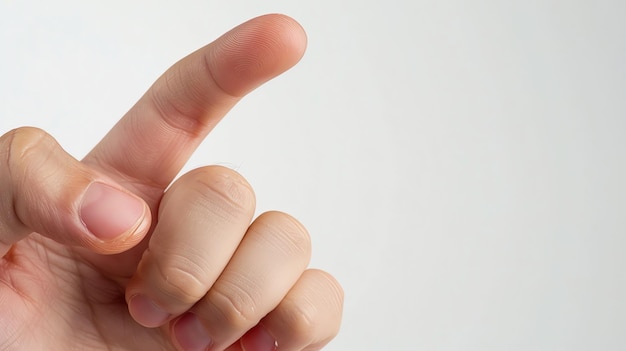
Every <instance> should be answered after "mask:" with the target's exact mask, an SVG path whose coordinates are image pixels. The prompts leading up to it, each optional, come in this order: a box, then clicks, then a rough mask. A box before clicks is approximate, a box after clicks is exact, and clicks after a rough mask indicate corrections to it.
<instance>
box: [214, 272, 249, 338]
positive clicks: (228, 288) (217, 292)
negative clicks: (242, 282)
mask: <svg viewBox="0 0 626 351" xmlns="http://www.w3.org/2000/svg"><path fill="white" fill-rule="evenodd" d="M251 291H254V290H251ZM255 300H256V299H255V298H254V297H253V296H252V295H251V294H250V293H248V292H247V290H246V289H245V288H242V287H239V286H238V285H237V284H230V283H227V282H222V283H221V284H220V285H219V286H215V287H214V288H213V289H212V290H211V296H210V299H209V303H210V304H211V306H212V309H214V310H215V311H216V312H217V313H216V315H217V316H219V318H220V319H221V322H222V324H223V325H226V326H228V327H230V328H232V329H233V330H246V329H248V328H250V327H252V326H253V325H255V324H256V323H258V321H259V317H258V316H257V315H256V310H257V307H256V303H255Z"/></svg>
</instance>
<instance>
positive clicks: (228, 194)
mask: <svg viewBox="0 0 626 351" xmlns="http://www.w3.org/2000/svg"><path fill="white" fill-rule="evenodd" d="M190 177H192V179H191V182H190V190H191V191H192V192H193V193H195V195H196V196H195V197H194V200H192V201H194V202H196V203H197V204H198V205H200V206H204V207H207V208H208V209H209V210H210V211H212V212H215V214H217V215H220V216H221V217H225V218H232V217H233V216H240V215H244V214H247V215H251V214H252V213H253V212H254V207H255V195H254V191H253V190H252V187H251V186H250V185H249V184H248V182H246V181H245V179H243V177H242V176H241V175H239V174H238V173H237V172H235V171H233V170H230V169H228V168H225V167H220V166H212V167H205V168H201V169H198V170H196V171H195V172H193V173H192V174H190Z"/></svg>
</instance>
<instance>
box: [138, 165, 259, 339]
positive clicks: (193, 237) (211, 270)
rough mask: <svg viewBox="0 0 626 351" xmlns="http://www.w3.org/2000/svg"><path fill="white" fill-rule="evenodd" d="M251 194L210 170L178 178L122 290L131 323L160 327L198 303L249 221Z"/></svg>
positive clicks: (241, 183) (230, 176)
mask: <svg viewBox="0 0 626 351" xmlns="http://www.w3.org/2000/svg"><path fill="white" fill-rule="evenodd" d="M254 207H255V200H254V193H253V191H252V188H251V187H250V185H249V184H248V183H247V182H246V181H245V180H244V179H243V177H241V176H240V175H239V174H238V173H236V172H235V171H232V170H230V169H227V168H224V167H219V166H211V167H204V168H199V169H196V170H194V171H191V172H189V173H187V174H185V175H184V176H182V177H181V178H180V179H179V180H178V181H177V182H176V183H175V184H174V185H173V186H172V187H171V188H170V189H169V190H168V191H167V192H166V194H165V196H164V198H163V200H162V202H161V204H160V206H159V213H158V216H159V220H158V224H157V226H156V228H155V230H154V233H153V235H152V237H151V239H150V243H149V247H148V250H147V251H146V252H145V253H144V255H143V257H142V258H141V261H140V263H139V266H138V269H137V271H136V273H135V275H134V276H133V278H132V279H131V281H130V282H129V284H128V286H127V289H126V299H127V301H128V304H129V311H130V313H131V315H132V316H133V318H134V319H135V320H136V321H137V322H139V323H140V324H142V325H144V326H147V327H156V326H160V325H162V324H164V323H166V322H167V321H169V320H170V319H172V318H173V317H175V316H177V315H179V314H180V313H182V312H184V311H186V310H188V309H189V308H190V307H191V306H192V305H193V304H194V303H196V302H197V301H198V300H200V299H201V298H202V297H203V296H204V295H205V294H206V292H207V291H208V290H209V288H210V287H211V286H212V285H213V283H214V282H215V281H216V280H217V278H218V276H219V275H220V274H221V272H222V270H223V269H224V267H225V266H226V264H227V263H228V261H229V260H230V257H231V256H232V254H233V253H234V251H235V249H236V248H237V246H238V245H239V242H240V241H241V238H242V237H243V235H244V233H245V232H246V229H247V228H248V225H249V224H250V221H251V220H252V216H253V215H254Z"/></svg>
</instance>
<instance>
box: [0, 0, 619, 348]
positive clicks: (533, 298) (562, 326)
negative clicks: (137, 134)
mask: <svg viewBox="0 0 626 351" xmlns="http://www.w3.org/2000/svg"><path fill="white" fill-rule="evenodd" d="M268 12H281V13H285V14H289V15H291V16H293V17H294V18H296V19H297V20H298V21H300V22H301V24H302V25H303V26H304V27H305V28H306V30H307V32H308V35H309V48H308V52H307V54H306V56H305V58H304V59H303V61H302V62H301V63H300V64H299V65H298V66H297V67H296V68H294V69H293V70H292V71H290V72H288V73H287V74H286V75H284V76H282V77H280V78H278V79H277V80H275V81H273V82H271V83H269V84H268V85H266V86H265V87H263V88H262V89H260V90H258V91H256V92H254V93H253V94H251V95H250V96H248V97H247V98H246V99H245V100H244V101H243V102H242V103H241V104H240V105H239V106H238V107H236V108H235V109H234V110H233V111H232V113H231V114H230V115H229V116H228V117H227V119H226V120H224V122H223V123H222V124H221V125H220V126H219V127H218V128H217V129H216V130H215V131H214V133H213V134H212V135H211V136H210V137H209V139H207V141H206V142H205V143H204V144H203V145H202V147H201V148H200V149H199V151H198V152H197V153H196V155H195V156H194V158H193V159H192V160H191V161H190V163H189V165H188V167H187V168H186V169H187V170H188V169H191V168H193V167H197V166H200V165H205V164H211V163H218V164H223V165H228V166H231V167H233V168H235V169H237V170H238V171H239V172H241V173H242V174H243V175H244V176H246V177H247V178H248V179H249V181H250V183H251V184H252V185H253V186H254V187H255V189H256V192H257V197H258V203H259V212H260V211H265V210H268V209H280V210H284V211H287V212H290V213H292V214H293V215H295V216H296V217H298V218H299V219H300V220H301V221H302V222H303V223H304V224H305V225H306V226H307V227H308V228H309V230H310V232H311V234H312V236H313V244H314V254H313V255H314V258H313V262H312V265H313V266H316V267H320V268H323V269H326V270H328V271H331V272H332V273H334V274H335V275H336V276H337V278H338V279H339V280H340V281H341V282H342V283H343V285H344V287H345V290H346V308H345V318H344V323H343V329H342V332H341V333H340V335H339V336H338V338H337V339H336V340H335V341H334V342H333V343H332V344H330V345H329V346H328V348H327V349H328V350H624V349H626V255H625V251H626V68H625V67H626V20H625V19H624V15H625V14H626V2H624V1H623V0H614V1H610V0H587V1H581V0H559V1H557V0H542V1H539V0H536V1H533V0H531V1H528V0H525V1H521V0H515V1H506V0H483V1H478V0H471V1H468V0H442V1H434V0H433V1H419V0H418V1H411V0H385V1H382V0H379V1H376V2H375V1H355V0H338V1H337V0H332V1H331V0H320V1H307V2H296V1H286V0H284V1H217V0H213V1H176V2H175V1H106V2H105V1H92V2H88V1H69V0H63V1H38V2H33V1H31V2H28V1H17V0H15V1H11V0H0V53H1V54H0V130H1V131H2V133H3V132H5V131H8V130H9V129H10V128H13V127H17V126H20V125H36V126H39V127H41V128H44V129H46V130H47V131H48V132H50V133H51V134H52V135H53V136H55V137H56V138H57V139H58V140H59V142H60V143H61V144H62V145H63V146H64V147H65V148H66V149H67V150H68V151H70V152H71V153H72V154H73V155H75V156H76V157H77V158H80V157H82V156H83V155H84V154H85V153H86V152H87V151H88V150H89V149H90V148H91V147H92V146H93V145H94V144H95V143H96V141H97V140H98V139H99V138H100V137H102V136H103V135H104V133H105V132H106V131H107V130H108V129H109V128H110V127H111V126H112V125H113V124H114V123H115V122H116V121H117V119H118V118H119V117H121V116H122V115H123V114H124V112H125V111H126V110H127V109H128V108H130V106H131V105H132V104H133V103H134V102H135V101H136V100H137V99H138V98H139V97H140V96H141V94H142V93H143V92H144V91H145V90H146V89H147V88H148V86H149V85H150V84H151V83H152V82H153V81H154V80H155V79H156V78H157V77H158V76H159V75H160V74H161V73H162V72H163V71H164V70H165V69H166V68H167V67H168V66H170V65H171V64H173V63H174V62H175V61H177V60H178V59H180V58H181V57H183V56H185V55H186V54H187V53H189V52H191V51H193V50H195V49H196V48H198V47H200V46H203V45H204V44H206V43H208V42H210V41H211V40H213V39H215V38H216V37H217V36H218V35H220V34H221V33H223V32H225V31H226V30H228V29H229V28H231V27H233V26H235V25H237V24H239V23H240V22H243V21H244V20H247V19H248V18H251V17H254V16H257V15H260V14H264V13H268Z"/></svg>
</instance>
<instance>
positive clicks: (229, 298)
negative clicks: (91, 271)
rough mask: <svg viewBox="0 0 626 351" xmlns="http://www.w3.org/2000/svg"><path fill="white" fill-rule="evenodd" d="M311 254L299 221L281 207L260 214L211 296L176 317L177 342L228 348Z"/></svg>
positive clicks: (280, 295) (269, 306) (193, 346)
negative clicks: (279, 209)
mask: <svg viewBox="0 0 626 351" xmlns="http://www.w3.org/2000/svg"><path fill="white" fill-rule="evenodd" d="M309 259H310V238H309V236H308V233H307V232H306V230H305V229H304V228H303V227H302V225H301V224H300V223H299V222H297V221H296V220H295V219H294V218H292V217H290V216H288V215H286V214H284V213H280V212H268V213H265V214H263V215H261V216H259V218H257V219H256V220H255V221H254V222H253V223H252V225H251V226H250V228H249V229H248V231H247V233H246V235H245V237H244V239H243V241H242V242H241V244H240V245H239V247H238V248H237V251H236V252H235V254H234V256H233V257H232V259H231V260H230V262H229V263H228V265H227V266H226V268H225V269H224V271H223V272H222V274H221V276H220V277H219V279H218V280H217V281H216V282H215V284H214V285H213V286H212V287H211V289H210V290H209V291H208V293H207V294H206V296H205V297H204V298H203V299H202V300H200V301H199V302H198V303H197V304H196V305H195V306H194V307H193V308H192V309H191V312H189V313H186V314H183V315H182V316H181V317H180V318H178V319H176V320H174V321H173V322H172V327H171V331H172V335H173V339H174V342H175V343H176V344H177V345H178V347H179V348H180V349H181V350H185V351H187V350H198V349H199V350H204V349H207V348H209V347H210V348H211V349H212V350H223V349H225V348H226V347H227V346H229V345H230V344H232V343H233V342H235V341H236V340H237V339H239V338H240V337H241V336H242V335H244V334H245V333H246V332H247V331H248V330H250V329H251V328H252V327H254V326H255V325H256V324H257V323H258V322H259V320H261V318H263V317H264V316H265V315H267V314H268V313H269V312H270V311H272V310H273V309H274V308H276V306H278V304H279V303H280V301H281V300H282V299H283V298H284V297H285V295H286V294H287V293H288V292H289V290H290V289H291V287H292V286H293V285H294V284H295V282H296V281H297V280H298V278H299V277H300V275H302V272H303V271H304V270H305V268H306V266H307V265H308V262H309Z"/></svg>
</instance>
